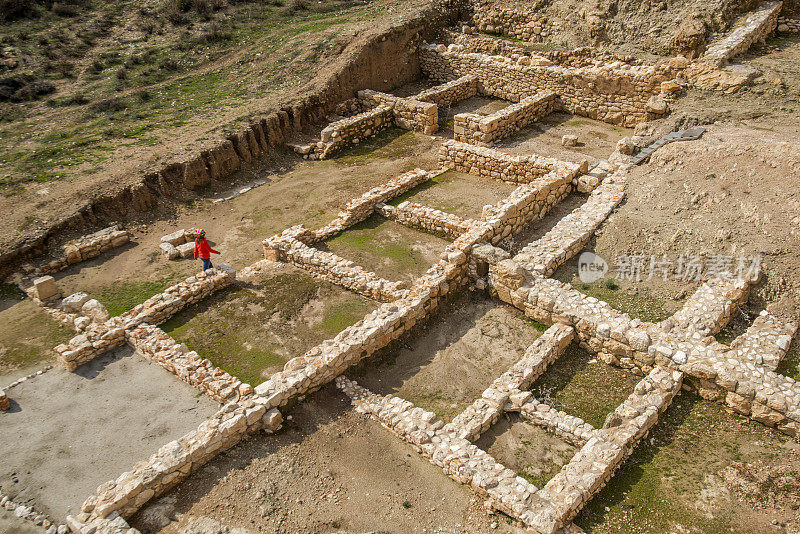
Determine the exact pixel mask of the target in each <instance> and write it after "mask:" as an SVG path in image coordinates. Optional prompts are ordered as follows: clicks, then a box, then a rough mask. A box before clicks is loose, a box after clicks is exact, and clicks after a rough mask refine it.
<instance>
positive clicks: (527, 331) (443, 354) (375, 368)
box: [352, 293, 540, 421]
mask: <svg viewBox="0 0 800 534" xmlns="http://www.w3.org/2000/svg"><path fill="white" fill-rule="evenodd" d="M539 335H540V331H539V330H537V328H536V326H535V325H534V323H532V322H531V321H529V320H527V319H525V317H524V316H523V315H522V314H521V313H520V312H518V311H517V310H516V309H514V308H511V307H510V306H507V305H505V304H501V303H498V302H495V301H493V300H491V299H487V298H485V297H483V296H482V295H479V294H477V293H475V294H470V293H467V294H464V295H460V296H459V297H457V298H455V299H454V300H452V301H450V302H448V303H447V304H446V305H445V306H444V307H443V308H442V309H441V310H440V311H438V312H437V313H436V316H435V317H434V318H433V320H431V321H429V322H427V323H426V324H425V325H421V327H420V328H419V329H417V330H416V331H415V332H414V333H413V335H407V336H404V337H403V338H402V339H400V340H398V342H397V343H396V344H395V345H393V346H390V347H388V348H387V349H385V350H384V351H382V353H381V354H378V355H376V356H375V357H374V358H370V360H369V361H368V362H366V363H365V364H363V365H362V366H361V367H359V368H357V369H355V370H353V371H352V375H353V377H354V378H355V379H356V380H357V381H358V382H359V383H360V384H362V385H363V386H364V387H366V388H368V389H371V390H372V391H374V392H375V393H380V394H383V395H388V394H395V395H398V396H400V397H403V398H405V399H408V400H409V401H411V402H413V403H414V404H416V405H418V406H421V407H423V408H425V409H426V410H430V411H432V412H434V413H436V414H437V415H438V416H439V417H440V418H441V419H442V420H444V421H450V420H451V419H452V418H453V417H455V416H456V415H458V414H459V413H461V412H462V411H463V410H464V408H466V407H467V406H468V405H470V404H472V402H473V401H474V400H476V399H477V398H479V397H480V396H481V393H483V390H485V389H486V388H487V387H489V386H490V385H491V383H492V381H493V380H494V379H495V378H497V377H498V376H500V375H501V374H503V373H504V372H505V371H506V370H508V368H509V367H511V365H513V364H514V363H516V362H517V361H519V359H520V358H522V356H523V355H524V353H525V350H526V349H527V348H528V346H530V344H531V343H533V341H534V340H535V339H536V338H537V337H539Z"/></svg>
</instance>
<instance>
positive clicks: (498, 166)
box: [439, 140, 588, 184]
mask: <svg viewBox="0 0 800 534" xmlns="http://www.w3.org/2000/svg"><path fill="white" fill-rule="evenodd" d="M439 165H440V166H441V167H443V168H447V169H454V170H456V171H459V172H465V173H468V174H473V175H475V176H482V177H484V178H489V179H491V180H496V181H498V182H506V183H511V184H528V183H531V182H533V181H534V180H537V179H539V178H541V177H542V176H545V175H546V174H549V173H551V172H558V173H560V174H571V175H573V174H583V173H585V172H586V171H587V170H588V162H586V163H581V164H580V165H578V164H575V163H568V162H564V161H560V160H557V159H555V158H548V157H545V156H540V155H538V154H531V155H529V156H512V155H511V154H507V153H505V152H500V151H499V150H494V149H491V148H486V147H479V146H476V145H473V144H470V143H463V142H460V141H454V140H447V141H444V142H443V143H442V145H441V147H440V149H439Z"/></svg>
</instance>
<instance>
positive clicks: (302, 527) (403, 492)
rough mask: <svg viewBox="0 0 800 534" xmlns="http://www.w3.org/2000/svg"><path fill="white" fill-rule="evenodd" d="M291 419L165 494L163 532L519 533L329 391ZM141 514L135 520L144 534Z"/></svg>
mask: <svg viewBox="0 0 800 534" xmlns="http://www.w3.org/2000/svg"><path fill="white" fill-rule="evenodd" d="M290 415H291V417H292V419H291V420H290V421H288V422H287V424H286V426H285V429H284V430H282V431H281V432H280V433H278V434H276V435H274V436H256V437H253V438H250V439H248V440H247V441H245V442H243V443H242V444H240V445H239V446H237V447H235V448H233V449H232V450H230V451H229V452H227V453H225V454H223V455H221V456H219V457H218V458H217V459H215V460H214V461H212V462H210V463H209V464H207V465H206V466H204V467H202V468H201V469H200V470H199V471H198V472H197V473H195V474H193V475H192V476H191V477H190V478H189V479H188V480H187V481H186V482H185V483H184V484H182V485H180V486H179V487H178V489H177V490H175V492H174V493H173V494H172V495H168V496H167V499H170V498H171V497H174V498H176V501H177V505H176V507H175V512H176V514H177V515H176V516H174V517H176V519H177V520H176V521H175V522H173V523H172V524H170V525H169V526H167V527H166V528H164V529H163V530H160V532H162V533H163V534H176V533H178V532H180V531H181V529H182V528H183V527H184V526H186V525H187V524H189V522H190V521H191V520H192V519H193V518H196V517H198V516H206V517H212V518H214V519H216V520H217V521H220V522H222V523H224V524H225V525H228V526H231V527H245V528H247V529H248V530H249V531H251V532H270V533H272V532H276V533H277V532H281V533H290V532H308V533H323V532H386V533H389V532H397V533H401V532H402V533H406V532H409V533H411V532H413V533H434V532H438V533H452V534H456V533H471V532H501V533H502V532H505V533H509V532H519V531H518V530H516V529H514V528H513V527H510V526H508V525H506V524H505V522H504V521H503V520H502V519H499V518H497V517H494V516H489V515H487V513H486V512H485V510H484V508H483V503H482V502H481V501H480V500H479V499H477V498H476V497H474V495H473V494H472V492H470V491H469V490H468V489H466V488H464V487H463V486H461V485H460V484H457V483H456V482H453V481H452V480H450V479H449V478H448V477H447V476H446V475H445V474H444V473H443V472H442V471H441V470H440V469H438V468H437V467H434V466H433V465H431V464H430V463H428V461H427V460H424V459H423V458H421V457H420V456H419V455H418V454H416V453H415V452H413V451H412V449H411V448H410V447H409V446H408V445H406V444H405V443H403V442H402V441H401V440H399V439H397V438H396V437H395V436H394V435H392V434H391V433H389V432H388V431H387V430H386V429H384V428H382V427H381V426H380V424H378V423H377V422H375V421H373V420H371V419H368V418H367V417H366V416H362V415H359V414H357V413H356V412H354V411H353V410H352V408H351V407H350V404H349V402H348V401H347V399H346V398H345V397H344V395H342V394H341V393H340V392H338V391H337V390H335V389H334V388H333V387H332V386H328V387H326V388H325V389H323V390H321V391H320V392H318V393H316V394H314V395H313V396H312V397H310V398H309V399H307V400H306V401H305V402H302V403H300V404H298V405H297V406H296V407H295V408H294V409H293V410H292V411H291V413H290ZM142 516H143V514H142V513H140V514H138V515H137V516H136V517H135V518H134V520H133V522H132V523H133V525H134V526H137V527H140V528H143V532H145V533H146V534H147V533H148V532H151V530H149V529H147V528H146V525H144V524H143V523H142V521H141V519H142ZM492 524H494V525H495V526H496V527H498V528H496V529H493V528H491V527H492Z"/></svg>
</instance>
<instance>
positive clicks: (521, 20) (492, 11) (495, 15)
mask: <svg viewBox="0 0 800 534" xmlns="http://www.w3.org/2000/svg"><path fill="white" fill-rule="evenodd" d="M472 23H473V25H474V26H475V28H477V29H478V31H480V32H483V33H489V34H495V35H504V36H506V37H513V38H515V39H520V40H522V41H526V42H529V43H544V42H547V41H548V40H550V38H551V37H552V36H553V35H557V34H558V33H559V31H560V30H561V25H560V24H559V22H558V21H555V20H554V21H550V20H549V19H548V17H547V15H544V14H543V13H541V12H539V11H535V10H530V9H525V10H521V9H509V8H501V7H498V6H496V5H492V4H490V3H481V4H480V5H478V6H475V7H474V8H473V10H472Z"/></svg>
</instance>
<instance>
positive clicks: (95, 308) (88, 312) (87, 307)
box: [81, 299, 111, 324]
mask: <svg viewBox="0 0 800 534" xmlns="http://www.w3.org/2000/svg"><path fill="white" fill-rule="evenodd" d="M81 313H82V314H83V315H85V316H86V317H88V318H90V319H91V320H92V321H93V322H95V323H97V324H101V323H104V322H106V321H108V320H109V319H110V318H111V315H110V314H109V313H108V310H107V309H106V307H105V306H103V305H102V304H100V302H98V301H97V300H96V299H91V300H87V301H86V302H85V303H84V305H83V307H82V308H81Z"/></svg>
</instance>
